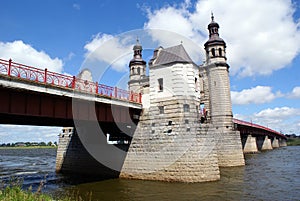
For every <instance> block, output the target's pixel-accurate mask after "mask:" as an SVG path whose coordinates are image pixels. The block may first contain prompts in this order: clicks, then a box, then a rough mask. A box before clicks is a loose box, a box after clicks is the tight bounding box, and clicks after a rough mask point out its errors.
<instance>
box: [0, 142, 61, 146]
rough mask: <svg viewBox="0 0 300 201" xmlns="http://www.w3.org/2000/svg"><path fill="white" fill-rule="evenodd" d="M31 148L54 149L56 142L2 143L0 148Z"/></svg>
mask: <svg viewBox="0 0 300 201" xmlns="http://www.w3.org/2000/svg"><path fill="white" fill-rule="evenodd" d="M33 146H43V147H44V146H51V147H53V146H54V147H56V146H57V142H51V141H50V142H48V143H46V142H16V143H2V144H0V147H33Z"/></svg>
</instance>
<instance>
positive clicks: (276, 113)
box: [255, 107, 300, 119]
mask: <svg viewBox="0 0 300 201" xmlns="http://www.w3.org/2000/svg"><path fill="white" fill-rule="evenodd" d="M299 115H300V109H296V108H290V107H280V108H279V107H276V108H273V109H271V108H268V109H265V110H262V111H260V112H258V113H256V114H255V117H258V118H268V119H277V118H289V117H294V116H299Z"/></svg>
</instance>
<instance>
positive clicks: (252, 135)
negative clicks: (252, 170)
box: [233, 119, 287, 153]
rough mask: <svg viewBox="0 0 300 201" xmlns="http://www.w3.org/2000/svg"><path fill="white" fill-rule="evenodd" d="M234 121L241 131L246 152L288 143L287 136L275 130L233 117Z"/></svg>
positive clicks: (268, 148)
mask: <svg viewBox="0 0 300 201" xmlns="http://www.w3.org/2000/svg"><path fill="white" fill-rule="evenodd" d="M233 123H234V124H235V128H236V129H237V130H238V131H240V134H241V140H242V146H243V151H244V153H256V152H258V151H259V150H270V149H273V148H278V147H281V146H286V145H287V144H286V140H287V137H286V136H285V135H283V134H281V133H279V132H277V131H275V130H272V129H270V128H267V127H265V126H261V125H258V124H254V123H252V122H247V121H242V120H239V119H233Z"/></svg>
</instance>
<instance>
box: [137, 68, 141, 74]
mask: <svg viewBox="0 0 300 201" xmlns="http://www.w3.org/2000/svg"><path fill="white" fill-rule="evenodd" d="M137 73H138V75H140V74H141V68H139V67H138V68H137Z"/></svg>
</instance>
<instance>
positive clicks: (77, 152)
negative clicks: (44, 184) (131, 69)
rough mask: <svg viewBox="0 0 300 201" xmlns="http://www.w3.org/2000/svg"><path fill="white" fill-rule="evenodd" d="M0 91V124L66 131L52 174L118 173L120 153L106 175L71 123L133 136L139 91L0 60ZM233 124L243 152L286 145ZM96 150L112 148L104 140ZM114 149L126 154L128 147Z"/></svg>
mask: <svg viewBox="0 0 300 201" xmlns="http://www.w3.org/2000/svg"><path fill="white" fill-rule="evenodd" d="M0 93H1V99H0V124H19V125H38V126H62V127H68V128H65V129H64V130H63V133H61V134H60V143H61V144H60V146H59V149H58V153H57V154H58V155H57V171H64V172H73V173H74V172H76V173H86V170H87V169H88V170H89V172H96V173H95V174H98V173H101V174H102V175H103V172H105V175H107V176H108V177H110V176H118V175H119V172H120V171H121V168H122V162H123V161H124V160H125V157H126V155H125V156H123V159H121V162H120V169H119V171H112V172H111V171H110V173H108V172H109V170H108V169H107V168H106V167H104V166H103V165H101V164H98V162H97V161H96V160H95V159H94V158H93V157H91V156H90V154H89V153H88V151H87V150H85V147H84V146H83V145H82V143H81V142H80V139H79V137H78V135H76V131H75V130H73V127H74V121H84V122H86V123H89V122H95V121H96V122H98V123H99V125H100V127H101V128H102V129H103V131H104V133H105V134H107V133H115V134H117V137H119V138H120V137H121V138H122V136H126V135H124V132H122V131H121V130H124V129H125V130H126V129H127V130H126V132H128V133H130V134H133V133H134V129H135V125H136V124H137V123H138V121H139V120H138V119H139V115H140V113H141V111H142V95H141V94H140V93H134V92H131V91H127V90H124V89H120V88H117V87H111V86H106V85H103V84H99V83H97V82H92V81H89V80H84V79H82V78H80V77H76V76H68V75H63V74H59V73H55V72H51V71H48V70H47V69H44V70H42V69H39V68H35V67H32V66H27V65H24V64H19V63H16V62H13V61H12V60H3V59H0ZM233 123H234V125H235V129H236V130H238V131H240V135H241V140H242V145H243V150H244V153H249V152H251V153H253V152H258V151H259V150H268V149H273V148H276V147H279V146H286V137H285V136H284V135H282V134H281V133H278V132H276V131H274V130H272V129H269V128H266V127H264V126H260V125H257V124H252V123H249V122H246V121H241V120H238V119H234V120H233ZM116 124H118V126H116ZM199 124H200V123H199ZM119 125H123V127H124V128H123V129H120V128H119ZM126 132H125V134H128V133H126ZM112 137H113V136H112ZM127 140H129V141H130V137H129V139H127ZM101 146H113V145H109V143H107V141H105V142H101ZM118 146H119V147H120V148H121V149H124V150H127V149H128V147H129V146H130V145H129V144H127V145H124V144H123V145H122V144H120V145H118ZM79 158H80V160H78V159H79ZM99 170H100V171H99Z"/></svg>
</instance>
